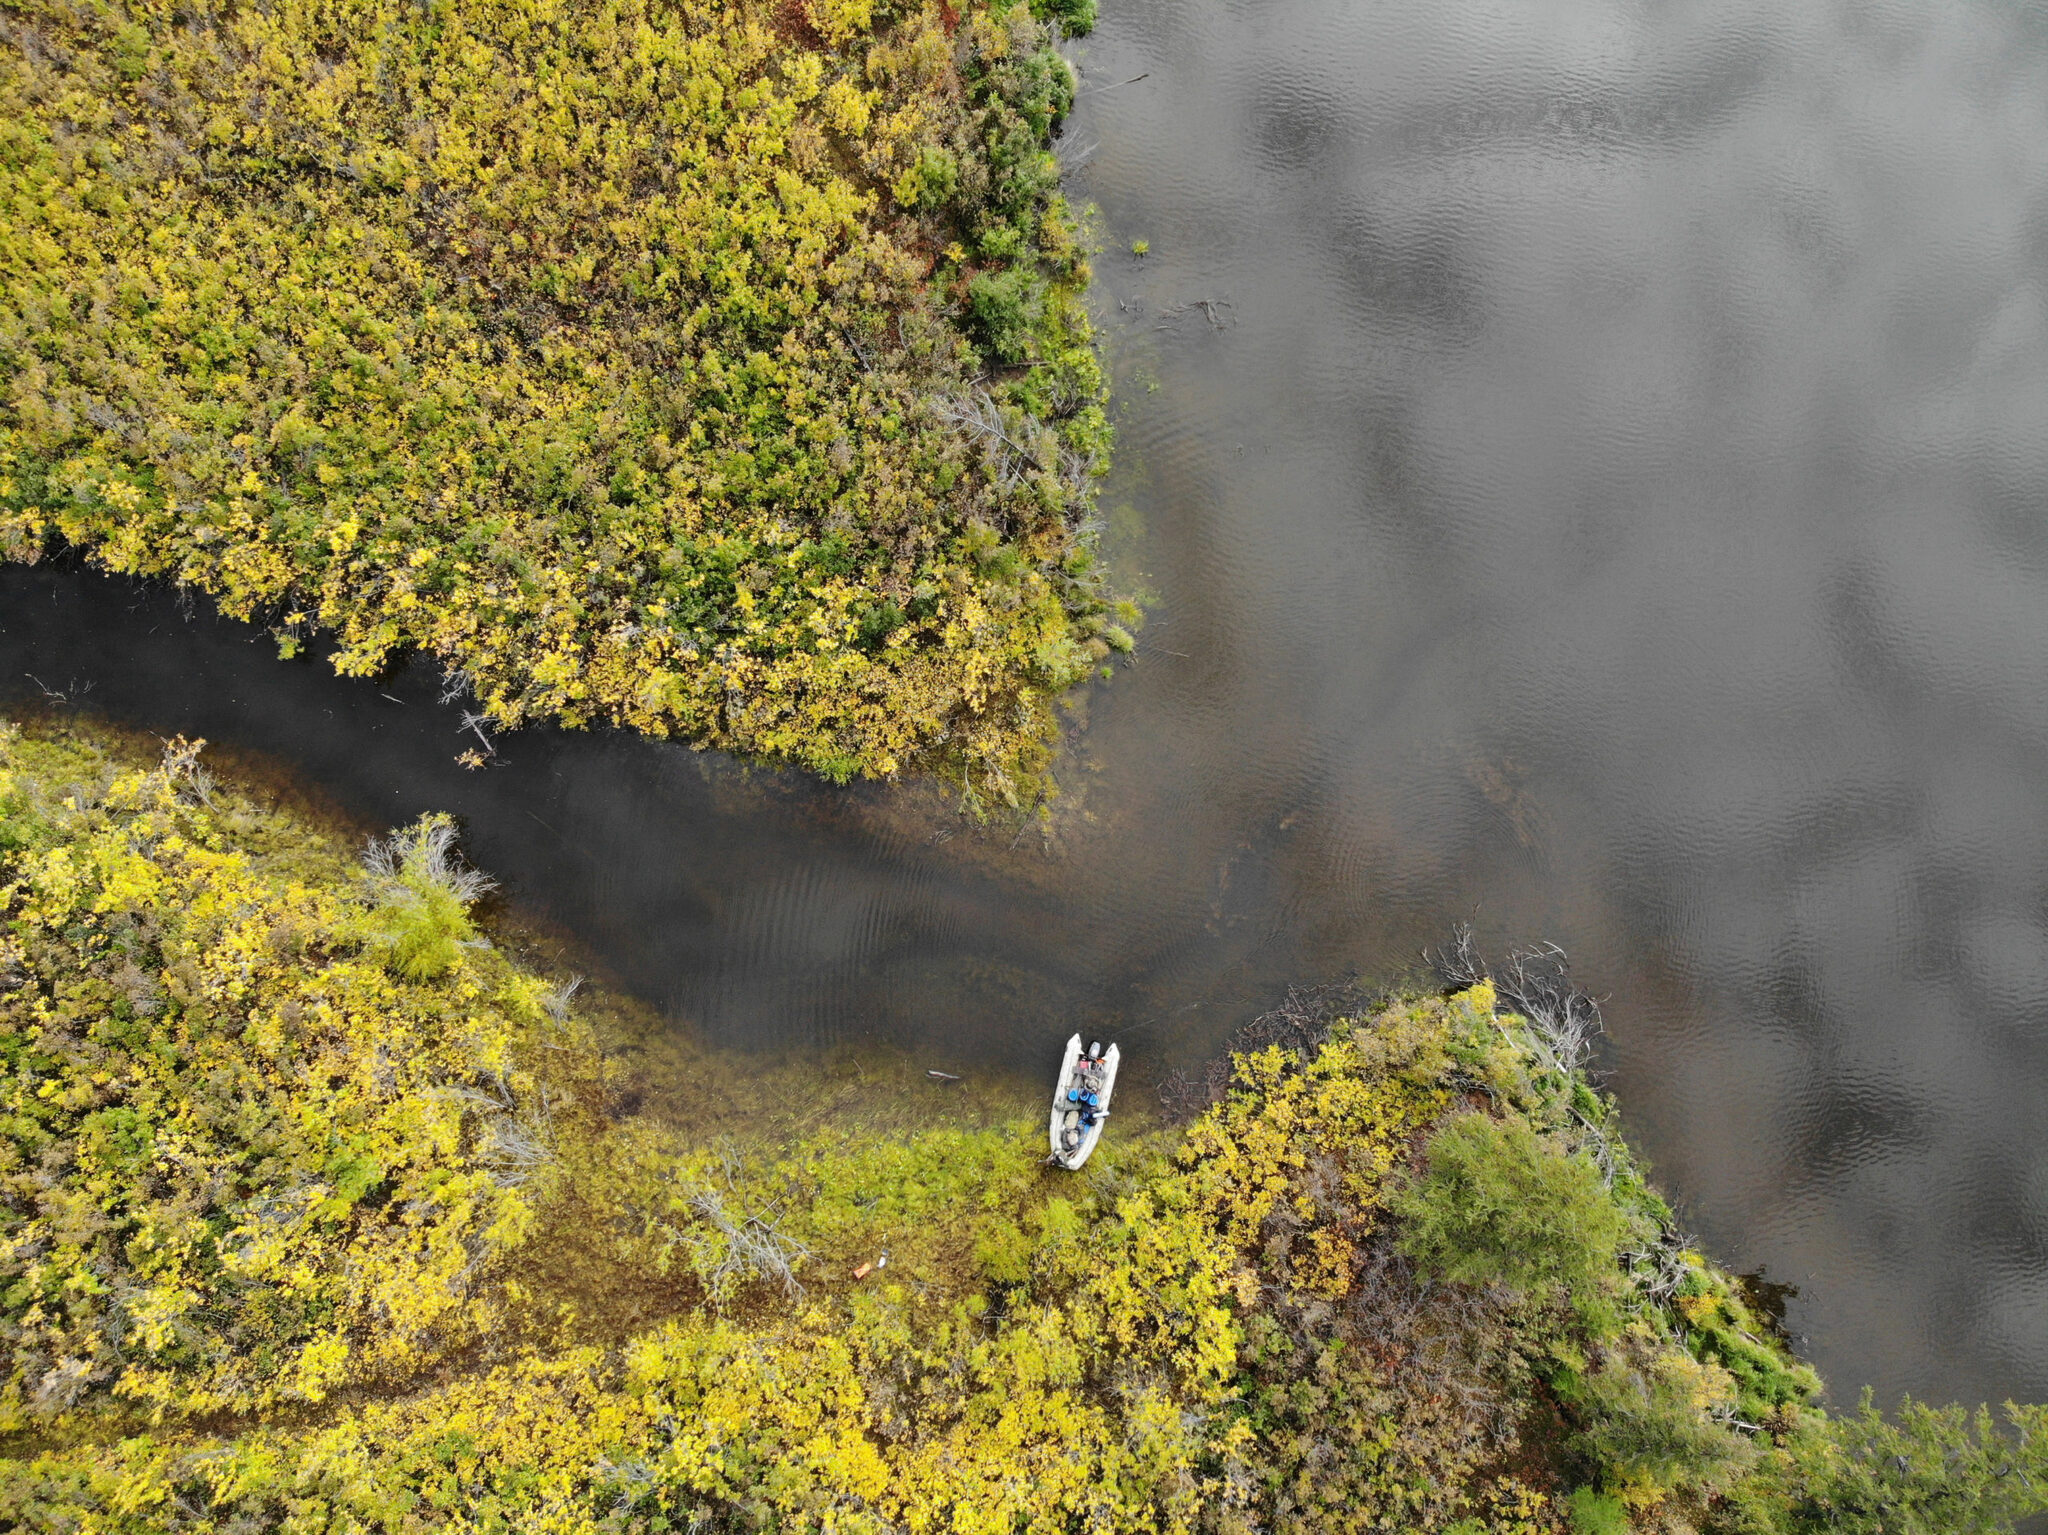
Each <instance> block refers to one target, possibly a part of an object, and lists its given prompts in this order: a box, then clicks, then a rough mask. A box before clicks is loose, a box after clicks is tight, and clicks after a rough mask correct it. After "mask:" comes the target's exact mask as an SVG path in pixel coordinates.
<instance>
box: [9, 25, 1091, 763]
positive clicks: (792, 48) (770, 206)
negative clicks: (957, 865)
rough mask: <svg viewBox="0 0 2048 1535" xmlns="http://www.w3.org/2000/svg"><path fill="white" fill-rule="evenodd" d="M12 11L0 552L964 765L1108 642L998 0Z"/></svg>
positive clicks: (1036, 38) (530, 713)
mask: <svg viewBox="0 0 2048 1535" xmlns="http://www.w3.org/2000/svg"><path fill="white" fill-rule="evenodd" d="M1053 9H1054V10H1055V11H1058V12H1059V13H1060V14H1061V15H1062V16H1063V17H1064V19H1065V20H1066V21H1067V22H1068V23H1069V24H1075V23H1081V24H1085V22H1086V20H1087V16H1086V15H1085V14H1081V12H1083V11H1084V10H1086V9H1087V8H1086V7H1079V6H1076V5H1074V4H1067V5H1065V6H1061V7H1054V8H1053ZM0 25H4V28H5V31H6V34H7V42H6V46H4V47H0V374H4V389H5V392H4V396H0V555H4V556H5V557H10V558H14V559H35V558H38V557H39V556H41V555H42V554H43V553H44V552H46V551H47V550H49V549H50V548H51V547H53V545H54V544H56V543H58V542H62V543H65V544H68V545H70V546H73V547H76V548H79V549H82V550H84V551H85V552H86V554H87V555H88V556H89V558H91V559H92V560H93V561H95V562H97V563H99V564H101V565H104V566H106V567H108V568H110V569H114V570H119V571H127V572H136V573H141V574H148V575H163V576H169V577H172V578H174V579H176V580H179V581H182V582H187V583H190V584H192V585H195V586H197V587H199V588H202V589H203V590H205V591H208V592H210V593H213V594H214V595H215V596H217V597H218V598H219V599H220V601H221V602H222V604H223V605H224V606H225V607H226V609H227V610H228V611H229V612H231V613H234V614H236V615H239V616H244V617H256V618H260V619H262V620H264V621H266V622H268V623H270V624H272V625H273V626H274V627H275V629H276V631H277V633H278V634H279V636H280V637H281V639H282V641H283V643H284V646H285V648H286V649H287V651H290V650H293V649H296V648H297V647H299V646H300V645H301V644H303V643H305V642H306V640H307V639H308V637H309V636H310V635H311V634H312V633H313V632H314V631H315V630H326V631H331V633H332V634H333V635H335V636H336V637H337V638H338V640H339V651H338V653H337V655H336V664H337V665H338V666H340V667H341V669H342V670H344V671H346V672H353V673H370V672H374V671H376V670H377V669H379V668H381V667H383V666H385V665H386V664H387V663H388V662H389V661H390V659H391V658H392V657H393V656H394V655H395V654H397V653H399V652H401V651H403V650H406V649H409V648H417V649H421V650H425V651H428V652H431V653H432V654H433V655H435V656H437V657H439V658H440V659H441V660H442V662H443V663H444V664H445V665H446V666H447V667H448V668H449V669H450V670H451V671H453V672H456V673H458V674H459V675H460V676H461V677H462V678H463V679H465V680H466V681H467V683H468V684H469V685H470V686H471V687H472V688H473V689H474V690H475V692H476V694H477V695H478V697H479V698H480V699H481V700H482V701H483V703H484V705H485V706H486V707H487V708H488V710H489V711H490V713H491V714H492V715H494V716H495V717H496V718H497V719H499V720H500V721H503V722H505V723H508V724H510V723H518V722H521V721H526V720H534V719H545V718H554V719H559V720H562V721H565V722H568V723H571V724H581V723H585V722H591V721H610V722H614V723H618V724H623V725H627V726H631V727H633V728H636V729H640V730H645V731H652V732H655V733H660V734H667V733H675V734H679V735H681V736H683V737H685V738H687V739H690V740H692V741H696V742H700V743H703V744H708V745H715V746H720V747H725V748H730V749H734V750H737V751H740V752H745V753H751V754H758V755H763V756H767V757H773V758H781V759H786V760H792V761H796V762H799V763H802V764H805V765H807V766H809V767H811V768H813V769H816V770H818V771H820V772H823V773H826V774H828V775H830V776H832V777H834V778H841V779H843V778H845V777H848V776H850V775H854V774H863V775H878V774H889V773H893V772H895V771H897V770H898V769H899V768H900V767H902V766H904V765H905V764H907V763H910V762H912V761H913V760H919V759H922V760H924V761H926V762H927V763H928V764H931V763H936V762H938V761H940V760H943V762H944V764H945V766H946V769H947V771H948V772H949V773H954V774H956V775H964V776H965V778H966V780H967V785H968V788H969V789H970V790H971V791H972V792H973V793H975V794H982V793H987V792H993V793H996V794H998V795H1006V796H1014V795H1015V794H1016V793H1017V792H1019V790H1020V788H1022V789H1023V790H1024V791H1025V792H1029V789H1030V787H1031V783H1032V780H1033V778H1034V774H1036V772H1037V771H1038V770H1039V769H1040V768H1041V767H1042V766H1043V764H1044V762H1045V761H1046V757H1047V749H1048V740H1049V736H1050V732H1051V730H1052V722H1053V700H1054V699H1055V698H1056V697H1057V695H1058V694H1059V693H1060V692H1061V691H1062V690H1064V689H1066V688H1067V687H1069V686H1070V685H1072V684H1073V683H1074V682H1076V681H1077V680H1078V679H1080V678H1081V677H1083V676H1085V675H1086V674H1087V673H1088V671H1089V669H1090V668H1091V666H1093V665H1095V664H1097V663H1099V662H1100V661H1101V660H1102V659H1103V657H1104V656H1106V655H1107V653H1108V651H1109V649H1110V647H1112V646H1119V645H1124V644H1127V643H1128V638H1127V636H1126V634H1125V632H1124V630H1123V629H1121V628H1120V627H1119V626H1118V625H1117V623H1116V622H1115V621H1114V620H1115V616H1116V615H1115V614H1114V613H1113V612H1112V611H1111V608H1110V605H1109V604H1108V603H1107V601H1106V600H1105V598H1104V597H1103V595H1102V593H1101V590H1100V586H1099V576H1098V574H1097V572H1096V571H1095V570H1094V568H1093V555H1092V552H1091V542H1092V539H1091V535H1090V533H1089V531H1088V523H1087V519H1088V508H1089V504H1090V499H1091V496H1092V491H1093V480H1094V477H1095V475H1096V474H1097V472H1098V471H1099V469H1100V468H1101V465H1102V460H1103V455H1104V453H1105V451H1106V448H1107V443H1108V430H1107V426H1106V422H1105V418H1104V414H1103V410H1102V400H1103V394H1104V386H1103V379H1102V374H1101V372H1100V369H1099V367H1098V365H1097V362H1096V358H1095V355H1094V352H1093V349H1092V344H1091V340H1090V331H1089V327H1088V323H1087V320H1086V317H1085V315H1084V313H1083V311H1082V308H1081V302H1080V295H1081V292H1082V290H1083V288H1084V286H1085V283H1086V280H1087V268H1086V265H1085V263H1084V261H1083V259H1082V251H1081V249H1080V247H1079V245H1078V244H1077V234H1076V229H1075V225H1074V222H1073V220H1072V219H1071V218H1070V217H1069V215H1068V213H1067V210H1066V207H1065V205H1064V203H1063V201H1062V200H1061V198H1060V195H1059V191H1058V175H1057V167H1056V165H1055V163H1054V161H1053V159H1052V156H1051V154H1050V153H1049V151H1048V147H1047V146H1048V143H1049V137H1050V134H1051V131H1052V128H1053V126H1054V124H1055V123H1056V122H1057V121H1058V120H1059V118H1060V116H1061V115H1062V114H1063V113H1064V112H1065V111H1066V110H1067V108H1068V106H1069V104H1070V103H1071V100H1072V95H1073V89H1074V87H1073V77H1072V72H1071V71H1070V69H1069V67H1068V66H1067V65H1066V63H1065V62H1064V61H1063V60H1062V59H1061V58H1060V56H1059V55H1058V54H1057V53H1056V52H1055V51H1054V50H1053V47H1052V45H1053V43H1054V41H1055V40H1056V37H1057V32H1056V30H1055V26H1056V23H1053V22H1041V21H1038V20H1036V19H1034V18H1033V16H1032V15H1031V12H1030V10H1029V9H1028V8H1027V7H1026V6H1025V5H1024V4H1022V3H1021V0H1019V3H1016V4H1011V3H1009V0H961V3H959V4H957V5H955V4H946V3H941V0H898V3H889V4H880V5H877V4H875V3H873V0H715V3H714V0H432V3H428V4H417V3H412V0H281V3H277V4H253V3H243V0H225V3H221V4H211V3H209V4H196V5H195V4H191V3H187V0H90V3H89V0H6V3H5V4H4V5H0Z"/></svg>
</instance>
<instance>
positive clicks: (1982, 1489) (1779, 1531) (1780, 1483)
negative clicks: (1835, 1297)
mask: <svg viewBox="0 0 2048 1535" xmlns="http://www.w3.org/2000/svg"><path fill="white" fill-rule="evenodd" d="M2005 1417H2006V1425H2007V1426H2006V1428H2005V1429H2003V1430H2001V1428H2000V1427H1999V1425H1998V1424H1997V1422H1996V1421H1995V1420H1994V1419H1993V1417H1992V1415H1991V1412H1990V1409H1988V1408H1984V1407H1980V1408H1978V1409H1977V1411H1976V1412H1975V1413H1974V1414H1972V1413H1970V1412H1969V1411H1967V1410H1966V1409H1964V1408H1962V1407H1958V1406H1948V1407H1930V1406H1928V1405H1927V1404H1926V1403H1924V1402H1916V1401H1914V1400H1913V1399H1912V1398H1911V1397H1908V1398H1906V1399H1905V1401H1904V1402H1903V1403H1901V1405H1900V1408H1899V1411H1898V1414H1897V1416H1896V1417H1895V1418H1893V1419H1887V1418H1886V1417H1885V1416H1884V1414H1882V1413H1880V1412H1879V1411H1878V1410H1877V1409H1876V1408H1875V1407H1874V1406H1872V1404H1871V1397H1870V1393H1869V1392H1868V1391H1865V1392H1864V1393H1863V1400H1862V1402H1861V1403H1860V1405H1859V1406H1858V1408H1857V1410H1856V1411H1855V1412H1853V1413H1843V1414H1841V1415H1839V1416H1834V1417H1829V1416H1824V1415H1822V1414H1820V1413H1806V1414H1803V1415H1802V1416H1801V1418H1800V1420H1799V1423H1798V1425H1797V1426H1796V1427H1795V1429H1794V1430H1793V1431H1792V1432H1791V1433H1789V1434H1787V1435H1786V1436H1785V1437H1784V1439H1783V1441H1782V1443H1781V1444H1780V1445H1779V1446H1778V1447H1777V1448H1775V1449H1773V1450H1772V1451H1771V1452H1770V1453H1769V1454H1768V1455H1767V1456H1766V1458H1765V1461H1764V1464H1763V1466H1762V1467H1761V1468H1760V1471H1759V1473H1758V1474H1757V1475H1756V1476H1755V1477H1753V1478H1752V1479H1751V1480H1750V1481H1749V1483H1747V1484H1746V1485H1744V1486H1743V1487H1742V1488H1740V1489H1738V1490H1737V1492H1736V1493H1735V1495H1734V1496H1732V1497H1731V1498H1730V1499H1729V1506H1728V1507H1727V1508H1726V1509H1725V1510H1723V1512H1722V1514H1721V1516H1720V1518H1719V1521H1718V1523H1717V1524H1716V1526H1715V1528H1716V1529H1718V1530H1725V1531H1729V1532H1735V1531H1741V1532H1744V1535H2010V1532H2011V1530H2012V1528H2013V1526H2014V1525H2015V1524H2016V1523H2017V1522H2018V1521H2019V1520H2021V1519H2025V1518H2028V1517H2029V1516H2031V1515H2034V1514H2039V1513H2042V1512H2044V1511H2048V1407H2038V1406H2036V1407H2021V1406H2017V1405H2015V1404H2013V1403H2010V1402H2008V1403H2007V1404H2006V1407H2005Z"/></svg>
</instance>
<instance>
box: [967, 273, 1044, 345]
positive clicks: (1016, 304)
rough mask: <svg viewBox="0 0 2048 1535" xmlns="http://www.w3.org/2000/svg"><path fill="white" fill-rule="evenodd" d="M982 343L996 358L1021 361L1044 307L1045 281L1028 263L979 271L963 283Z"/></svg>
mask: <svg viewBox="0 0 2048 1535" xmlns="http://www.w3.org/2000/svg"><path fill="white" fill-rule="evenodd" d="M967 304H968V307H969V308H970V309H971V310H972V311H973V313H974V324H975V328H976V330H977V331H978V333H979V334H980V337H981V341H982V345H983V346H985V347H986V348H987V349H988V352H989V355H990V356H992V357H994V358H995V359H996V360H997V361H998V362H1022V361H1024V360H1025V358H1026V357H1027V356H1028V355H1029V353H1030V347H1031V337H1032V333H1033V331H1034V330H1036V328H1037V326H1038V320H1039V316H1040V315H1041V314H1042V313H1043V311H1044V308H1045V285H1044V283H1043V282H1041V281H1040V280H1039V278H1038V276H1037V274H1036V273H1034V272H1032V271H1031V270H1030V268H1028V267H1021V266H1013V267H1006V268H1004V269H1003V270H1002V271H1000V272H983V273H980V274H979V275H978V276H976V277H974V278H973V279H972V280H971V281H969V283H968V284H967Z"/></svg>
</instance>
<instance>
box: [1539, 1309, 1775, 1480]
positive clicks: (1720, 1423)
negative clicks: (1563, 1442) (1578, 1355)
mask: <svg viewBox="0 0 2048 1535" xmlns="http://www.w3.org/2000/svg"><path fill="white" fill-rule="evenodd" d="M1630 1342H1631V1344H1632V1345H1633V1346H1631V1347H1627V1348H1624V1349H1617V1350H1614V1351H1612V1352H1610V1353H1609V1355H1608V1356H1607V1358H1606V1359H1605V1360H1604V1361H1603V1363H1602V1365H1601V1367H1600V1368H1599V1369H1597V1370H1594V1371H1592V1372H1590V1373H1589V1374H1586V1375H1584V1376H1582V1377H1580V1378H1579V1380H1578V1381H1577V1383H1576V1389H1575V1390H1574V1391H1573V1393H1572V1395H1573V1397H1574V1398H1575V1401H1574V1404H1573V1405H1574V1406H1575V1408H1576V1409H1577V1412H1578V1414H1579V1415H1580V1416H1581V1418H1582V1420H1583V1423H1584V1427H1582V1428H1581V1430H1580V1431H1579V1433H1578V1435H1577V1436H1576V1438H1575V1440H1574V1447H1575V1448H1576V1449H1577V1450H1578V1451H1579V1453H1580V1454H1582V1455H1584V1456H1585V1457H1586V1458H1587V1460H1588V1461H1590V1462H1591V1463H1592V1465H1593V1466H1594V1468H1595V1470H1596V1472H1597V1475H1598V1479H1599V1481H1600V1482H1601V1483H1602V1484H1603V1486H1605V1487H1606V1488H1607V1489H1608V1490H1610V1491H1615V1492H1618V1493H1620V1494H1622V1496H1623V1498H1624V1500H1625V1501H1629V1502H1636V1503H1642V1504H1653V1503H1656V1502H1659V1501H1662V1500H1663V1499H1664V1498H1666V1497H1669V1496H1670V1495H1671V1494H1673V1493H1677V1492H1684V1493H1688V1494H1691V1495H1693V1496H1696V1497H1700V1496H1711V1495H1712V1494H1714V1493H1717V1492H1720V1491H1722V1490H1723V1489H1725V1488H1726V1487H1728V1486H1729V1485H1730V1484H1732V1483H1733V1482H1734V1481H1735V1480H1736V1479H1737V1478H1739V1477H1740V1476H1741V1475H1742V1473H1743V1472H1744V1471H1746V1470H1747V1469H1748V1468H1749V1466H1750V1465H1751V1464H1752V1463H1753V1462H1754V1461H1755V1459H1756V1451H1755V1448H1754V1446H1753V1445H1752V1444H1751V1443H1750V1442H1749V1441H1748V1440H1746V1439H1744V1438H1743V1437H1742V1435H1741V1434H1740V1433H1738V1432H1737V1431H1736V1430H1735V1429H1733V1428H1732V1427H1730V1426H1728V1424H1727V1423H1726V1422H1725V1421H1724V1418H1723V1416H1722V1415H1723V1414H1726V1413H1727V1412H1729V1410H1730V1409H1732V1408H1733V1406H1734V1403H1735V1383H1734V1382H1733V1381H1732V1380H1731V1379H1730V1378H1729V1376H1728V1373H1727V1372H1726V1371H1725V1370H1723V1369H1721V1368H1720V1367H1719V1366H1718V1365H1713V1364H1702V1363H1701V1362H1700V1361H1699V1360H1697V1359H1694V1358H1693V1357H1692V1356H1691V1355H1690V1354H1687V1353H1685V1352H1684V1351H1683V1350H1681V1349H1675V1348H1670V1347H1660V1346H1657V1345H1655V1344H1652V1343H1649V1342H1648V1341H1647V1340H1646V1339H1643V1338H1641V1337H1640V1336H1638V1337H1636V1338H1632V1339H1631V1340H1630Z"/></svg>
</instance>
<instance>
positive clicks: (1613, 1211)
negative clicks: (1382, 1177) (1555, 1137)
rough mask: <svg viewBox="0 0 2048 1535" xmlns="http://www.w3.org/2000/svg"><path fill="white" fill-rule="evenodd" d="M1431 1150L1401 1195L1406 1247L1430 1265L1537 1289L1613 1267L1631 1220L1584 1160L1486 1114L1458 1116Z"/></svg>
mask: <svg viewBox="0 0 2048 1535" xmlns="http://www.w3.org/2000/svg"><path fill="white" fill-rule="evenodd" d="M1427 1154H1428V1160H1429V1165H1428V1171H1427V1172H1426V1173H1425V1174H1424V1175H1423V1177H1422V1178H1421V1179H1420V1180H1418V1181H1417V1182H1416V1183H1415V1184H1414V1185H1413V1186H1412V1187H1411V1188H1409V1189H1407V1190H1405V1191H1403V1192H1402V1193H1401V1194H1399V1195H1397V1196H1395V1198H1394V1200H1393V1207H1394V1209H1395V1212H1396V1213H1397V1214H1398V1215H1399V1216H1400V1217H1401V1219H1402V1222H1403V1228H1402V1234H1401V1247H1402V1250H1403V1251H1404V1252H1406V1253H1407V1254H1408V1255H1409V1256H1410V1257H1412V1258H1414V1259H1415V1260H1416V1261H1417V1262H1419V1263H1421V1264H1422V1265H1423V1266H1424V1267H1425V1268H1427V1269H1429V1270H1430V1271H1432V1272H1434V1273H1436V1274H1439V1275H1441V1276H1442V1277H1444V1278H1446V1279H1449V1280H1452V1281H1454V1282H1456V1283H1458V1284H1473V1285H1484V1284H1501V1285H1505V1286H1507V1287H1508V1288H1509V1289H1510V1290H1515V1291H1520V1292H1524V1293H1529V1294H1534V1295H1538V1296H1541V1295H1543V1294H1544V1292H1546V1291H1549V1290H1552V1289H1554V1288H1555V1287H1558V1286H1562V1287H1564V1288H1566V1289H1567V1290H1572V1291H1578V1290H1580V1289H1583V1288H1588V1287H1592V1286H1594V1285H1596V1284H1597V1283H1598V1282H1599V1281H1600V1280H1601V1279H1602V1278H1604V1277H1606V1276H1611V1275H1612V1274H1613V1273H1614V1271H1615V1268H1616V1254H1617V1252H1618V1251H1619V1249H1620V1245H1621V1239H1622V1237H1623V1235H1624V1234H1625V1233H1626V1232H1627V1230H1628V1223H1627V1220H1626V1218H1625V1217H1624V1216H1623V1215H1622V1213H1621V1212H1620V1211H1619V1210H1618V1209H1617V1208H1616V1207H1615V1203H1614V1201H1613V1200H1612V1199H1611V1198H1610V1197H1609V1196H1608V1192H1607V1189H1606V1187H1605V1185H1604V1184H1603V1183H1602V1182H1601V1179H1600V1173H1599V1170H1598V1169H1597V1168H1595V1167H1594V1166H1593V1165H1592V1163H1590V1162H1588V1161H1587V1160H1586V1159H1585V1158H1583V1157H1578V1156H1570V1155H1567V1154H1565V1153H1564V1152H1563V1151H1562V1150H1560V1149H1559V1148H1558V1147H1557V1146H1556V1144H1555V1143H1553V1142H1552V1141H1550V1140H1547V1139H1546V1138H1544V1137H1542V1136H1539V1135H1538V1134H1537V1133H1536V1132H1535V1131H1534V1130H1532V1129H1530V1128H1529V1126H1528V1125H1527V1124H1524V1123H1522V1122H1521V1121H1519V1120H1506V1121H1497V1120H1494V1119H1490V1118H1488V1117H1487V1116H1486V1115H1484V1114H1461V1115H1459V1116H1458V1117H1457V1118H1455V1119H1453V1120H1452V1121H1451V1122H1450V1123H1449V1124H1447V1125H1446V1126H1444V1128H1443V1129H1442V1130H1440V1131H1438V1132H1437V1134H1436V1137H1435V1138H1434V1139H1433V1140H1431V1141H1430V1143H1429V1146H1428V1153H1427Z"/></svg>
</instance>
